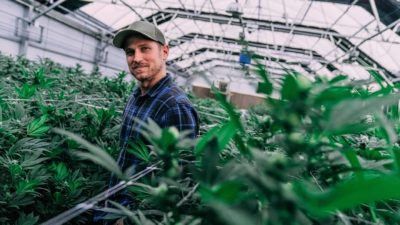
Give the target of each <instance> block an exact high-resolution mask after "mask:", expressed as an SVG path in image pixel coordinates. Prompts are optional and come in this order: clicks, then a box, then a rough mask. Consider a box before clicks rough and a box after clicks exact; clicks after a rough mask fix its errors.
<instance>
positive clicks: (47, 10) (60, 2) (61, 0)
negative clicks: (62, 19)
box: [29, 0, 66, 24]
mask: <svg viewBox="0 0 400 225" xmlns="http://www.w3.org/2000/svg"><path fill="white" fill-rule="evenodd" d="M65 1H66V0H58V1H57V2H56V3H53V4H52V5H51V6H49V7H47V8H46V9H45V10H44V11H43V12H41V13H39V14H38V15H36V16H35V17H33V18H32V19H31V20H30V21H29V24H32V23H34V22H35V20H37V19H38V18H39V17H41V16H43V15H45V14H46V13H48V12H50V10H52V9H54V8H55V7H57V6H58V5H61V4H62V3H63V2H65Z"/></svg>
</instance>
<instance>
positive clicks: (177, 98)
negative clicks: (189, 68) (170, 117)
mask: <svg viewBox="0 0 400 225" xmlns="http://www.w3.org/2000/svg"><path fill="white" fill-rule="evenodd" d="M157 99H158V100H160V101H162V102H164V103H165V104H166V106H168V107H173V106H175V105H177V104H188V105H192V104H191V102H190V100H189V98H188V96H187V95H186V93H185V92H184V91H183V90H182V89H181V88H179V87H178V86H177V85H175V84H173V85H170V86H168V87H166V88H165V89H164V90H162V91H161V92H160V93H159V95H158V96H157Z"/></svg>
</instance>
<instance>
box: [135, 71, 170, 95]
mask: <svg viewBox="0 0 400 225" xmlns="http://www.w3.org/2000/svg"><path fill="white" fill-rule="evenodd" d="M171 82H172V78H171V75H170V74H169V73H167V75H166V76H165V77H163V78H162V79H161V80H160V81H158V82H157V83H156V84H155V85H154V86H153V87H151V88H150V89H149V90H148V91H147V92H146V93H145V94H144V95H143V96H142V97H144V96H146V95H148V96H150V97H154V96H156V95H157V94H158V93H159V92H160V91H161V90H162V89H163V88H164V87H166V86H169V84H170V83H171ZM133 95H134V96H135V97H136V98H137V97H139V96H140V95H141V89H140V87H139V86H138V87H136V89H135V90H134V91H133Z"/></svg>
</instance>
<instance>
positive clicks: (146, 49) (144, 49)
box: [142, 47, 150, 51]
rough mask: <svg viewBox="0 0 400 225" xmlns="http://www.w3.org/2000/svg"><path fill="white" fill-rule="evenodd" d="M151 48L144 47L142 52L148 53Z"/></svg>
mask: <svg viewBox="0 0 400 225" xmlns="http://www.w3.org/2000/svg"><path fill="white" fill-rule="evenodd" d="M149 49H150V48H149V47H143V48H142V51H148V50H149Z"/></svg>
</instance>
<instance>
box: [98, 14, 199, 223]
mask: <svg viewBox="0 0 400 225" xmlns="http://www.w3.org/2000/svg"><path fill="white" fill-rule="evenodd" d="M113 44H114V45H115V46H116V47H117V48H121V49H123V50H124V51H125V55H126V61H127V63H128V67H129V71H130V72H131V74H132V75H133V76H134V77H135V79H136V80H137V81H138V83H139V85H138V87H137V88H136V89H135V90H134V91H133V93H132V95H131V96H130V97H129V99H128V103H127V104H126V106H125V110H124V113H123V117H122V127H121V133H120V154H119V157H118V161H117V162H118V164H119V165H120V167H121V168H122V169H126V168H128V167H130V166H132V165H136V164H137V159H136V158H135V157H134V156H132V155H129V154H127V152H126V148H127V145H128V142H135V141H143V142H145V143H146V140H143V137H142V136H141V133H140V130H141V126H140V124H139V123H135V119H139V120H142V121H145V122H147V119H148V118H151V119H152V120H154V121H155V122H156V123H157V124H158V125H159V126H160V127H161V128H165V127H170V126H175V127H176V128H177V129H178V130H179V131H183V130H190V131H191V132H190V134H189V136H190V137H191V138H195V137H196V136H197V135H198V132H199V120H198V115H197V112H196V111H195V109H194V108H193V106H192V104H191V103H190V101H189V99H188V97H187V96H186V94H185V93H184V92H183V91H182V90H181V89H180V88H178V87H177V86H176V85H175V84H174V83H173V82H172V77H171V74H168V73H167V70H166V60H167V57H168V54H169V47H168V45H167V44H166V41H165V37H164V35H163V33H162V32H161V31H160V30H159V29H158V28H157V27H156V26H154V25H153V24H151V23H147V22H143V21H138V22H134V23H133V24H131V25H130V26H129V27H128V28H127V29H125V30H122V31H120V32H119V33H117V35H116V36H115V38H114V40H113ZM115 184H116V179H115V178H112V179H111V182H110V185H111V186H112V185H115ZM125 197H126V196H124V194H120V195H119V196H118V197H117V198H116V199H117V201H118V202H119V203H120V204H123V205H126V204H129V202H130V200H129V198H125ZM95 220H96V219H95ZM117 224H122V223H121V222H120V221H119V222H118V223H117Z"/></svg>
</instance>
